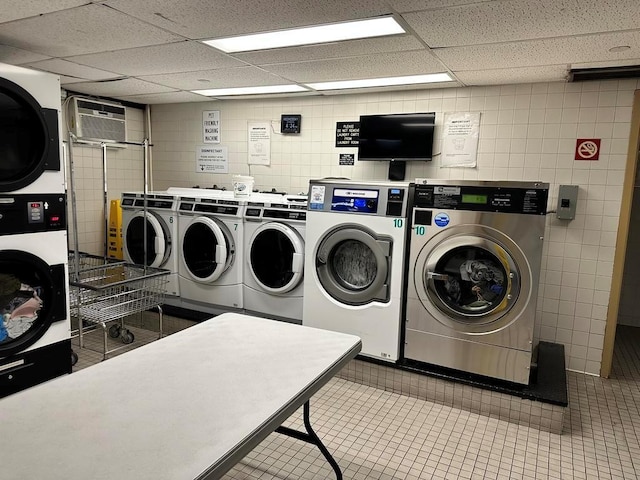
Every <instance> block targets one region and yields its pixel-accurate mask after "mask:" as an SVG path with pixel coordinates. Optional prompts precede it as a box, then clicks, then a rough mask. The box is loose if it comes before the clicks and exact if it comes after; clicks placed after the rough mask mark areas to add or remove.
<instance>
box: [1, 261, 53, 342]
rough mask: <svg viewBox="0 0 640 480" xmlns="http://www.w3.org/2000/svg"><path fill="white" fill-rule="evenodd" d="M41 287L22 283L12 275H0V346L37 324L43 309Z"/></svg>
mask: <svg viewBox="0 0 640 480" xmlns="http://www.w3.org/2000/svg"><path fill="white" fill-rule="evenodd" d="M40 295H42V288H41V287H32V286H31V285H28V284H25V283H22V282H21V281H20V279H19V278H18V277H17V276H16V275H13V274H7V273H1V274H0V345H1V344H2V343H5V342H11V341H13V340H17V339H19V338H20V337H21V336H22V335H25V334H27V333H28V332H29V330H30V329H31V327H32V326H34V324H35V323H36V322H37V320H38V317H39V313H40V310H41V309H42V307H43V301H42V299H41V298H40Z"/></svg>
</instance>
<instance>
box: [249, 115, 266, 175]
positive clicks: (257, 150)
mask: <svg viewBox="0 0 640 480" xmlns="http://www.w3.org/2000/svg"><path fill="white" fill-rule="evenodd" d="M247 126H248V129H249V131H248V136H247V138H248V139H249V145H248V151H247V163H248V164H249V165H270V164H271V123H270V122H249V123H248V124H247Z"/></svg>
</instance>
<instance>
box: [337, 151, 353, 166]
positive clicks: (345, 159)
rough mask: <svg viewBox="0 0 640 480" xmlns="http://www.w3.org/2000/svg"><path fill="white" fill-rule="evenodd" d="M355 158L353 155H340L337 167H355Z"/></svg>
mask: <svg viewBox="0 0 640 480" xmlns="http://www.w3.org/2000/svg"><path fill="white" fill-rule="evenodd" d="M355 157H356V156H355V155H354V154H353V153H341V154H340V163H339V165H355V163H356V159H355Z"/></svg>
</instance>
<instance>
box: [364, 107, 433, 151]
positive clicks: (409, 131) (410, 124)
mask: <svg viewBox="0 0 640 480" xmlns="http://www.w3.org/2000/svg"><path fill="white" fill-rule="evenodd" d="M435 119H436V114H435V113H434V112H430V113H398V114H390V115H362V116H361V117H360V140H359V143H358V160H360V161H361V160H389V161H392V162H399V161H403V162H404V161H409V160H423V161H429V160H431V159H432V149H433V129H434V124H435Z"/></svg>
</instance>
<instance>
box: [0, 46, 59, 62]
mask: <svg viewBox="0 0 640 480" xmlns="http://www.w3.org/2000/svg"><path fill="white" fill-rule="evenodd" d="M48 58H50V57H48V56H46V55H41V54H40V53H35V52H30V51H28V50H22V49H21V48H15V47H11V46H9V45H0V62H4V63H10V64H11V65H23V64H25V63H29V62H37V61H39V60H46V59H48Z"/></svg>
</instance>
